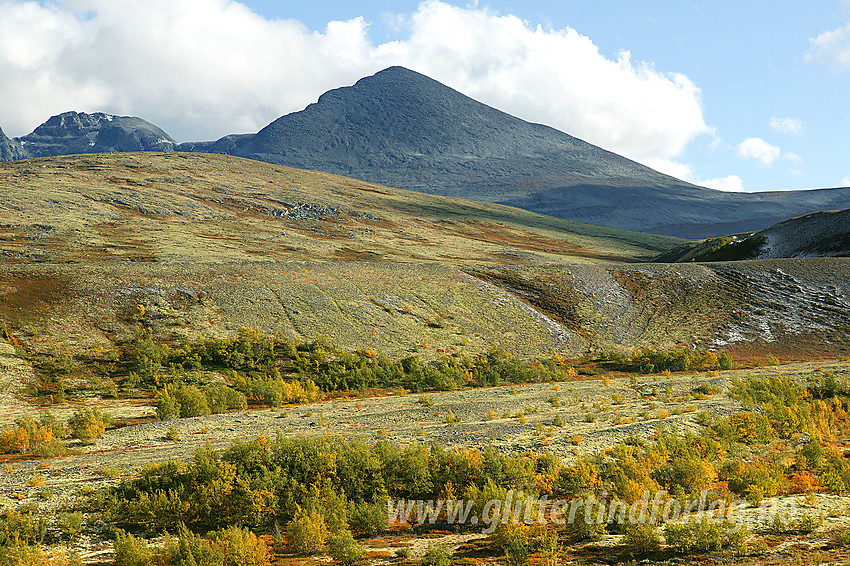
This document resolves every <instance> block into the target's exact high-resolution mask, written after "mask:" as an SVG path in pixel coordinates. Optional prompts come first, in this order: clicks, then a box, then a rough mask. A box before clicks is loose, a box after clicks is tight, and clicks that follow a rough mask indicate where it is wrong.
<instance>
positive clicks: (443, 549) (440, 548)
mask: <svg viewBox="0 0 850 566" xmlns="http://www.w3.org/2000/svg"><path fill="white" fill-rule="evenodd" d="M451 563H452V553H451V552H449V549H448V547H447V546H445V545H443V544H438V545H437V546H434V545H432V544H429V545H428V550H426V551H425V555H424V556H423V557H422V561H421V562H420V564H421V565H422V566H451Z"/></svg>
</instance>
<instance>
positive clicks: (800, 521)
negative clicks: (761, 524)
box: [765, 513, 824, 535]
mask: <svg viewBox="0 0 850 566" xmlns="http://www.w3.org/2000/svg"><path fill="white" fill-rule="evenodd" d="M823 520H824V519H823V515H816V514H813V513H804V514H802V515H800V516H789V515H785V514H783V513H777V514H776V515H775V516H774V517H773V520H772V521H771V522H770V523H768V524H767V525H765V532H767V533H768V534H771V535H807V534H809V533H811V532H813V531H816V530H817V529H818V528H820V526H821V525H823Z"/></svg>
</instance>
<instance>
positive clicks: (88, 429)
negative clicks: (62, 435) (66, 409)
mask: <svg viewBox="0 0 850 566" xmlns="http://www.w3.org/2000/svg"><path fill="white" fill-rule="evenodd" d="M110 422H111V417H110V416H109V414H108V413H104V412H102V411H100V410H99V409H93V408H91V407H83V408H80V409H77V410H76V411H74V414H73V415H71V418H69V419H68V428H69V429H70V432H71V437H72V438H76V439H77V440H79V441H80V442H81V443H82V444H94V441H95V440H97V439H98V438H100V437H101V436H102V435H103V433H104V432H106V427H107V425H109V424H110Z"/></svg>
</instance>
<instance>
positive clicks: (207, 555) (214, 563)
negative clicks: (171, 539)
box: [171, 525, 224, 566]
mask: <svg viewBox="0 0 850 566" xmlns="http://www.w3.org/2000/svg"><path fill="white" fill-rule="evenodd" d="M171 562H172V563H173V564H174V566H201V565H203V566H224V552H222V550H221V548H220V547H219V546H218V545H216V544H213V543H211V542H210V541H208V540H206V539H204V538H202V537H200V536H198V535H196V534H194V533H192V532H191V531H189V530H188V529H187V528H186V527H185V525H181V527H180V533H179V538H178V541H177V548H176V550H175V551H174V554H173V556H172V557H171Z"/></svg>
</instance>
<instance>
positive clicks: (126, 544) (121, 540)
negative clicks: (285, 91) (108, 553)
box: [115, 531, 153, 566]
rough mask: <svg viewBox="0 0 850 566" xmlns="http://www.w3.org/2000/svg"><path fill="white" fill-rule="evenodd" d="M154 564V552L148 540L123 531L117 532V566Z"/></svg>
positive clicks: (147, 565) (148, 565)
mask: <svg viewBox="0 0 850 566" xmlns="http://www.w3.org/2000/svg"><path fill="white" fill-rule="evenodd" d="M152 564H153V552H152V551H151V549H150V547H149V546H148V543H147V542H145V541H144V540H142V539H137V538H136V537H134V536H133V535H131V534H129V533H125V532H123V531H118V532H117V533H116V536H115V565H116V566H151V565H152Z"/></svg>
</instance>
